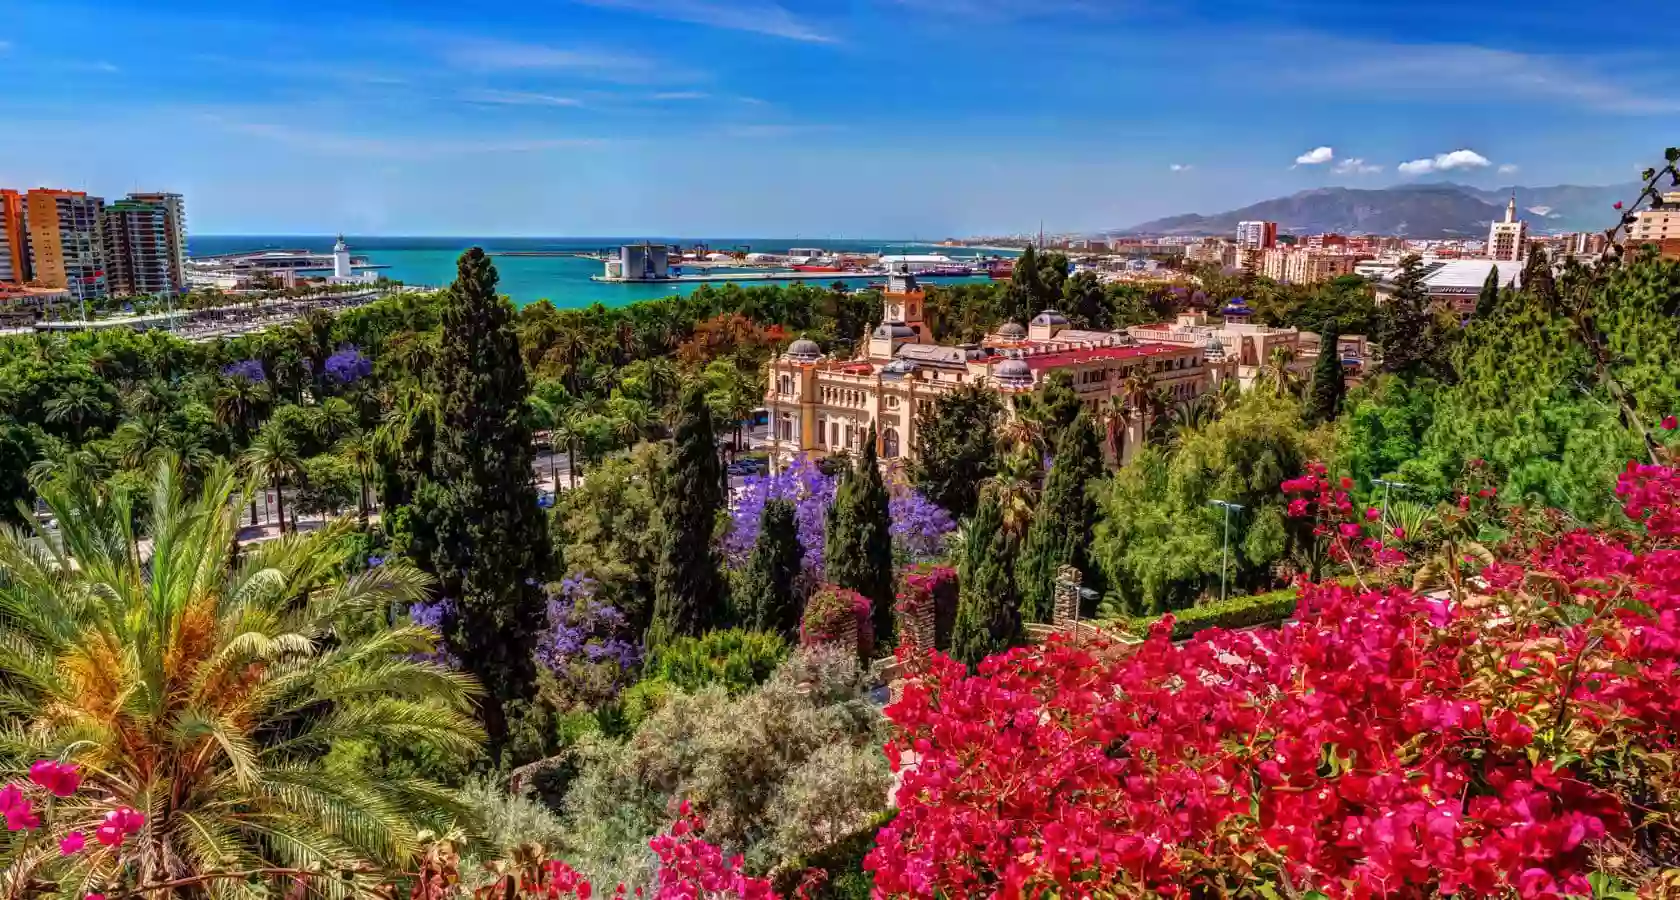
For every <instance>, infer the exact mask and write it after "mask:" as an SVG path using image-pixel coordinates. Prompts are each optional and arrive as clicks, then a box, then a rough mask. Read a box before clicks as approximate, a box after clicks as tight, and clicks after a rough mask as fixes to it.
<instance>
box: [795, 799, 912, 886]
mask: <svg viewBox="0 0 1680 900" xmlns="http://www.w3.org/2000/svg"><path fill="white" fill-rule="evenodd" d="M897 817H898V810H896V809H889V810H887V811H885V812H882V813H878V814H876V815H874V816H871V817H870V819H869V822H868V823H866V824H865V825H863V826H862V827H861V828H858V829H857V830H855V831H853V832H851V833H850V834H847V835H845V836H843V837H840V838H838V839H836V840H835V841H834V843H832V844H829V845H828V846H827V847H825V848H823V849H822V850H819V851H817V852H816V853H813V854H811V855H809V856H806V857H802V858H800V859H794V860H789V861H787V862H786V863H784V864H783V865H780V866H778V867H776V870H775V871H774V872H772V873H770V886H771V887H772V888H773V889H774V890H775V892H776V895H777V896H780V897H792V896H794V895H795V892H796V891H797V890H798V889H799V884H800V882H801V881H803V880H804V878H805V873H806V872H808V871H810V870H811V869H817V870H820V871H823V872H826V873H828V881H827V883H826V884H824V885H823V887H822V888H820V889H819V890H818V891H817V892H816V893H815V894H813V895H812V896H811V900H868V898H869V897H870V895H871V890H872V888H873V887H874V884H875V879H874V878H873V877H872V876H870V874H869V873H868V872H866V871H864V869H863V858H864V857H865V856H868V855H869V851H871V850H873V849H875V835H877V834H879V833H880V831H881V829H883V828H885V827H887V826H888V825H891V824H892V820H893V819H895V818H897Z"/></svg>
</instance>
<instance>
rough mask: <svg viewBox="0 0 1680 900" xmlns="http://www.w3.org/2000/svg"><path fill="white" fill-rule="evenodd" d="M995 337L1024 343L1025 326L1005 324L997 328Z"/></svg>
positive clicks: (1012, 323) (1015, 323) (1013, 323)
mask: <svg viewBox="0 0 1680 900" xmlns="http://www.w3.org/2000/svg"><path fill="white" fill-rule="evenodd" d="M997 336H998V337H1000V338H1003V339H1004V340H1006V341H1024V340H1026V339H1027V326H1025V325H1022V324H1021V323H1020V322H1005V323H1003V324H1002V325H999V326H998V330H997Z"/></svg>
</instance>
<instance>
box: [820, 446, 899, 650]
mask: <svg viewBox="0 0 1680 900" xmlns="http://www.w3.org/2000/svg"><path fill="white" fill-rule="evenodd" d="M887 502H888V501H887V486H886V483H885V482H883V481H882V480H881V467H880V466H878V465H876V463H875V427H874V426H873V425H871V426H870V428H869V439H868V440H866V441H864V449H863V459H861V460H859V462H858V464H857V465H856V466H854V467H852V468H851V469H850V470H849V471H847V472H846V474H845V476H844V477H843V478H842V479H841V481H840V487H839V488H838V489H837V490H836V491H835V492H834V504H833V505H832V506H830V507H829V508H828V522H827V528H826V531H827V535H826V537H827V541H826V543H825V546H824V549H823V565H824V566H825V567H826V568H827V574H828V580H829V582H830V583H832V584H835V585H838V586H839V587H843V588H849V589H850V590H854V591H857V592H858V593H860V594H862V595H864V596H865V597H868V598H869V603H870V607H871V610H872V615H873V618H874V620H875V641H876V643H877V644H878V645H886V644H890V643H891V642H892V630H893V594H894V592H893V559H892V519H891V517H890V516H889V514H888V511H887Z"/></svg>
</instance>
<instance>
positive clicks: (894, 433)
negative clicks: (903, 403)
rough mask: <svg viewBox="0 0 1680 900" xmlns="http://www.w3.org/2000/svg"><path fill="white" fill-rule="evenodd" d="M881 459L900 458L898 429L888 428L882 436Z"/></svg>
mask: <svg viewBox="0 0 1680 900" xmlns="http://www.w3.org/2000/svg"><path fill="white" fill-rule="evenodd" d="M881 458H882V459H897V458H898V429H897V428H888V429H887V430H886V431H885V432H884V433H882V435H881Z"/></svg>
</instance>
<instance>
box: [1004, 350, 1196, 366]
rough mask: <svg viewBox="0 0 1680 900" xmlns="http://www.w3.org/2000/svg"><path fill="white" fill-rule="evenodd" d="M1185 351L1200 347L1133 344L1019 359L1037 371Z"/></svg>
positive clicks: (1194, 351)
mask: <svg viewBox="0 0 1680 900" xmlns="http://www.w3.org/2000/svg"><path fill="white" fill-rule="evenodd" d="M1185 352H1190V353H1200V352H1201V349H1200V348H1198V347H1187V346H1183V345H1180V344H1133V345H1131V346H1127V347H1094V348H1088V349H1083V350H1061V351H1058V352H1055V353H1039V354H1034V355H1030V356H1024V357H1022V358H1021V361H1022V362H1024V363H1026V364H1027V368H1030V369H1032V370H1033V371H1035V372H1037V371H1039V370H1041V369H1059V368H1062V367H1063V366H1083V365H1089V364H1090V363H1096V362H1107V361H1109V360H1116V359H1137V358H1139V357H1145V356H1160V355H1162V354H1164V353H1185Z"/></svg>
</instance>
